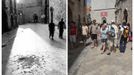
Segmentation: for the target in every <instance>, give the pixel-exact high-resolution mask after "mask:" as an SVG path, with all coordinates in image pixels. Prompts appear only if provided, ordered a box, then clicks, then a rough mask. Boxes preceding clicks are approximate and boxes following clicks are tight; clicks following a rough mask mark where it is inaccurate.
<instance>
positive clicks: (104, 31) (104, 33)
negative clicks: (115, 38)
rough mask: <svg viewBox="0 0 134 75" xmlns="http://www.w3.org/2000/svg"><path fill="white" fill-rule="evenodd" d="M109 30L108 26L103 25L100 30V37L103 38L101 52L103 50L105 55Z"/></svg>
mask: <svg viewBox="0 0 134 75" xmlns="http://www.w3.org/2000/svg"><path fill="white" fill-rule="evenodd" d="M107 33H108V28H107V24H106V23H105V24H103V25H102V26H101V29H100V37H101V42H102V46H101V50H102V53H101V54H103V53H104V52H106V49H107V39H108V34H107Z"/></svg>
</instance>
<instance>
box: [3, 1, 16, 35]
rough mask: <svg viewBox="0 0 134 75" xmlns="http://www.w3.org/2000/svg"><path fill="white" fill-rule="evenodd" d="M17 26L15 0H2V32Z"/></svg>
mask: <svg viewBox="0 0 134 75" xmlns="http://www.w3.org/2000/svg"><path fill="white" fill-rule="evenodd" d="M16 27H18V24H17V12H16V0H2V33H4V32H7V31H9V30H12V29H14V28H16Z"/></svg>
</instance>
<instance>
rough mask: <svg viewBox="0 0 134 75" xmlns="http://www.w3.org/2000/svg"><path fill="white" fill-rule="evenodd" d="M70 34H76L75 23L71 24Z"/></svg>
mask: <svg viewBox="0 0 134 75" xmlns="http://www.w3.org/2000/svg"><path fill="white" fill-rule="evenodd" d="M70 35H76V26H75V25H72V26H71V29H70Z"/></svg>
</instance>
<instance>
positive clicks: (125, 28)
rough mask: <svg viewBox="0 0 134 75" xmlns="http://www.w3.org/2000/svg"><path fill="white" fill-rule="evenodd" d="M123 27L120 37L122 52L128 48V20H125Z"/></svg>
mask: <svg viewBox="0 0 134 75" xmlns="http://www.w3.org/2000/svg"><path fill="white" fill-rule="evenodd" d="M122 27H123V31H122V35H121V39H120V52H121V53H124V52H125V50H126V44H127V39H128V36H129V27H128V26H127V25H126V22H123V24H122Z"/></svg>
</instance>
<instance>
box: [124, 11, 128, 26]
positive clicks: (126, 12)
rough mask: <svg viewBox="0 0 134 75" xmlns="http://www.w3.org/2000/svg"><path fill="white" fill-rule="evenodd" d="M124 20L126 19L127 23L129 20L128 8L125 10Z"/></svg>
mask: <svg viewBox="0 0 134 75" xmlns="http://www.w3.org/2000/svg"><path fill="white" fill-rule="evenodd" d="M123 15H124V17H123V20H125V22H126V23H127V22H128V10H127V9H124V11H123Z"/></svg>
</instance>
